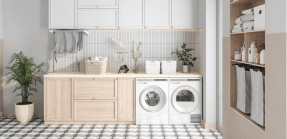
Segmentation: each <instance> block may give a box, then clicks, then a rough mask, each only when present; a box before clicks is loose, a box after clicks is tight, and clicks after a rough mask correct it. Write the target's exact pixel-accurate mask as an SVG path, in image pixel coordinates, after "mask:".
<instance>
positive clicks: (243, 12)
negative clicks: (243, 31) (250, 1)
mask: <svg viewBox="0 0 287 139" xmlns="http://www.w3.org/2000/svg"><path fill="white" fill-rule="evenodd" d="M242 14H245V15H248V14H254V9H253V8H251V9H247V10H244V11H242Z"/></svg>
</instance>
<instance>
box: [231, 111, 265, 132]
mask: <svg viewBox="0 0 287 139" xmlns="http://www.w3.org/2000/svg"><path fill="white" fill-rule="evenodd" d="M232 109H233V110H234V111H235V112H237V113H239V114H240V115H241V116H243V117H244V118H245V119H247V120H248V121H249V122H251V123H252V124H254V125H255V126H257V127H258V128H260V129H261V130H263V131H265V127H263V126H261V125H259V124H257V123H256V122H254V121H253V120H252V119H251V117H250V115H249V114H245V113H243V112H241V111H240V110H239V109H238V108H237V107H232Z"/></svg>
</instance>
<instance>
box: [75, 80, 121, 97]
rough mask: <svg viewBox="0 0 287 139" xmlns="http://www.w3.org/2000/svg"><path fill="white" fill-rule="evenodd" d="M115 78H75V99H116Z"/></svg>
mask: <svg viewBox="0 0 287 139" xmlns="http://www.w3.org/2000/svg"><path fill="white" fill-rule="evenodd" d="M117 89H118V88H117V78H75V79H74V94H75V99H90V100H91V99H92V100H96V99H117Z"/></svg>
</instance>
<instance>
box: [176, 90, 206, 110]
mask: <svg viewBox="0 0 287 139" xmlns="http://www.w3.org/2000/svg"><path fill="white" fill-rule="evenodd" d="M171 103H172V105H173V107H174V109H175V110H176V111H178V112H180V113H190V112H193V111H194V110H195V109H196V108H197V107H198V105H199V103H200V97H199V94H198V92H197V91H196V90H195V89H194V88H192V87H189V86H181V87H179V88H177V89H176V90H175V91H174V92H173V94H172V97H171Z"/></svg>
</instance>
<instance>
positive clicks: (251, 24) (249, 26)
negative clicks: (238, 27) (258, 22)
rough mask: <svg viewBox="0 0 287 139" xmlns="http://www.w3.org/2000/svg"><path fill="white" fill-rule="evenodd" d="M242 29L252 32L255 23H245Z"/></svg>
mask: <svg viewBox="0 0 287 139" xmlns="http://www.w3.org/2000/svg"><path fill="white" fill-rule="evenodd" d="M242 27H243V30H244V31H251V30H253V29H254V21H247V22H244V23H243V25H242Z"/></svg>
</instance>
